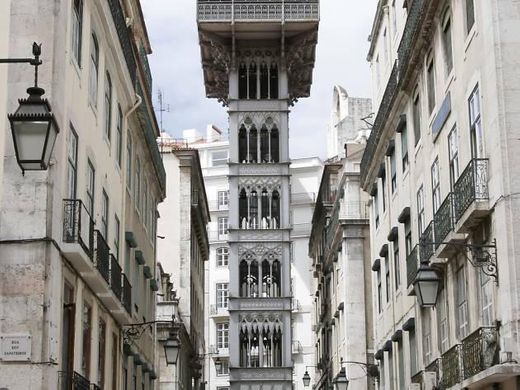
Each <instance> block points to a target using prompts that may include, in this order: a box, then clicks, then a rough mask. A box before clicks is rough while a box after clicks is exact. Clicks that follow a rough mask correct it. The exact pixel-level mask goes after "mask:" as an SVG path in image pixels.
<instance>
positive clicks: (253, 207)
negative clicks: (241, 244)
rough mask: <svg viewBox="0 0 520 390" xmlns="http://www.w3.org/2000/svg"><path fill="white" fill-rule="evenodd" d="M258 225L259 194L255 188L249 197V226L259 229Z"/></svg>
mask: <svg viewBox="0 0 520 390" xmlns="http://www.w3.org/2000/svg"><path fill="white" fill-rule="evenodd" d="M258 226H259V222H258V194H257V193H256V191H255V190H253V191H251V197H250V199H249V227H250V228H251V229H258Z"/></svg>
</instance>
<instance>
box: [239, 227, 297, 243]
mask: <svg viewBox="0 0 520 390" xmlns="http://www.w3.org/2000/svg"><path fill="white" fill-rule="evenodd" d="M236 239H237V241H242V242H243V241H271V242H280V241H283V240H284V239H287V240H288V239H289V233H288V232H287V234H284V232H283V231H281V230H279V229H277V230H270V229H249V230H244V229H241V230H237V235H236Z"/></svg>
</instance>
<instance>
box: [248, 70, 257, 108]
mask: <svg viewBox="0 0 520 390" xmlns="http://www.w3.org/2000/svg"><path fill="white" fill-rule="evenodd" d="M256 72H257V66H256V63H255V62H251V64H249V96H248V98H249V99H256V98H257V94H256V91H257V88H256V81H257V80H256V77H257V76H256Z"/></svg>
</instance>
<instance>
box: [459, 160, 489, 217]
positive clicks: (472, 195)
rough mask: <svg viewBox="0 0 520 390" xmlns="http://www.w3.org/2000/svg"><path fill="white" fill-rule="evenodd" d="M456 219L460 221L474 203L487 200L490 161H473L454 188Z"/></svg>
mask: <svg viewBox="0 0 520 390" xmlns="http://www.w3.org/2000/svg"><path fill="white" fill-rule="evenodd" d="M453 195H454V203H455V218H456V220H457V221H458V220H460V218H462V215H463V214H464V213H465V212H466V210H467V209H468V207H469V206H471V204H472V203H473V202H474V201H478V200H487V199H488V198H489V188H488V159H487V158H474V159H472V160H471V161H470V162H469V164H468V166H467V167H466V169H464V172H462V174H461V175H460V177H459V179H458V180H457V182H456V183H455V186H454V194H453Z"/></svg>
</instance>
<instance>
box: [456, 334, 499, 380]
mask: <svg viewBox="0 0 520 390" xmlns="http://www.w3.org/2000/svg"><path fill="white" fill-rule="evenodd" d="M498 362H499V343H498V331H497V329H496V328H495V327H482V328H479V329H477V330H476V331H475V332H473V333H471V334H470V335H468V336H467V337H466V338H465V339H464V340H462V369H463V377H464V379H468V378H470V377H472V376H473V375H476V374H478V373H479V372H481V371H484V370H485V369H487V368H490V367H491V366H494V365H495V364H498Z"/></svg>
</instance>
